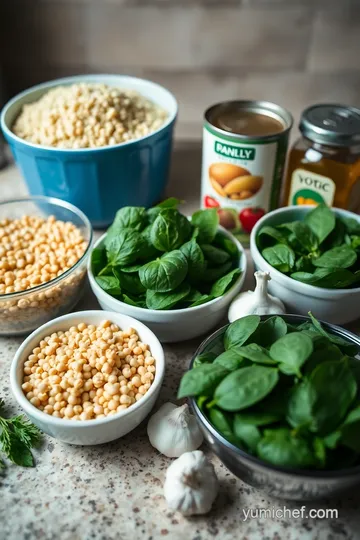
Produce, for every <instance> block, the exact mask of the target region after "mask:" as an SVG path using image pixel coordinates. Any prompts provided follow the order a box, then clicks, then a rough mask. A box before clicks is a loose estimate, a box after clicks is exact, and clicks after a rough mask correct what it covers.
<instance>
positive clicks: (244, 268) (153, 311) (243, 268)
mask: <svg viewBox="0 0 360 540" xmlns="http://www.w3.org/2000/svg"><path fill="white" fill-rule="evenodd" d="M218 230H220V231H221V232H222V233H224V234H225V235H226V236H227V237H228V238H229V239H230V240H232V241H233V242H234V244H235V245H236V247H237V248H238V250H239V251H240V253H241V259H240V264H241V266H239V269H240V270H241V271H242V273H241V275H240V276H239V278H238V280H237V281H236V282H235V283H234V285H233V286H232V287H231V288H230V289H229V290H228V291H227V292H226V293H225V294H223V295H222V296H218V297H217V298H213V300H210V301H209V302H205V304H200V305H199V306H193V307H187V308H182V309H148V308H141V307H138V306H130V304H126V302H122V301H121V300H118V299H117V298H114V297H113V296H111V295H110V294H108V293H107V292H106V291H104V290H103V289H102V288H101V287H100V285H98V284H97V283H96V280H95V276H94V274H93V271H92V268H91V255H92V252H93V250H94V249H95V248H97V247H98V246H99V244H100V243H101V242H102V241H103V240H104V239H105V237H106V234H107V233H106V232H105V233H104V234H103V235H101V236H100V238H98V240H97V241H96V242H95V244H94V246H93V248H92V250H91V253H90V257H89V259H88V277H89V280H90V282H91V284H92V286H94V288H96V289H97V290H99V291H101V293H104V294H106V295H107V296H108V297H109V298H111V299H112V300H114V301H115V302H117V303H118V304H119V307H120V308H121V306H126V307H131V308H132V309H133V310H134V313H138V314H139V316H140V315H141V314H143V313H144V312H146V313H150V314H152V315H155V314H156V313H158V314H165V313H171V314H172V315H174V314H179V315H181V314H182V315H185V314H187V313H194V312H195V311H200V310H201V308H203V309H206V306H210V305H213V304H215V303H216V302H218V301H220V300H222V299H224V298H227V297H228V296H229V295H230V293H231V292H232V291H233V289H234V287H235V286H238V287H240V289H241V287H242V286H243V284H244V281H245V276H246V271H247V259H246V253H245V249H244V247H243V245H242V244H241V242H239V240H238V239H237V238H236V237H235V236H234V235H233V234H231V233H230V232H229V231H228V230H227V229H225V228H224V227H222V226H221V225H219V226H218ZM144 264H145V263H144Z"/></svg>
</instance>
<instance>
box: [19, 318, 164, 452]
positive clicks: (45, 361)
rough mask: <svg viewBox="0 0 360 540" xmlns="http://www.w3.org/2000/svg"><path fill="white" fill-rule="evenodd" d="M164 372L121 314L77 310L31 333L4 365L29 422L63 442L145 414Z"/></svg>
mask: <svg viewBox="0 0 360 540" xmlns="http://www.w3.org/2000/svg"><path fill="white" fill-rule="evenodd" d="M164 372H165V359H164V351H163V348H162V346H161V343H160V341H159V340H158V339H157V337H156V336H155V334H154V333H153V332H152V331H151V330H150V329H149V328H148V327H147V326H145V325H144V324H143V323H141V322H139V321H137V320H136V319H134V318H132V317H129V316H127V315H122V314H119V313H113V312H107V311H80V312H76V313H70V314H68V315H63V316H62V317H59V318H57V319H55V320H53V321H51V322H48V323H46V324H44V325H43V326H42V327H41V328H39V329H38V330H35V331H34V332H33V333H32V334H31V335H30V336H28V337H27V339H26V340H25V341H24V343H23V344H22V345H21V346H20V348H19V349H18V351H17V353H16V355H15V357H14V360H13V362H12V365H11V370H10V383H11V389H12V392H13V394H14V396H15V398H16V400H17V402H18V403H19V405H20V406H21V407H22V408H23V409H24V411H25V413H26V414H27V416H29V418H30V419H31V421H32V422H33V423H34V424H36V425H37V426H38V427H39V428H40V429H41V430H42V431H44V432H45V433H47V434H48V435H51V436H52V437H55V438H56V439H59V440H61V441H63V442H66V443H69V444H78V445H93V444H102V443H105V442H109V441H112V440H115V439H118V438H119V437H122V436H123V435H125V434H126V433H129V432H130V431H132V430H133V429H134V428H135V427H136V426H137V425H138V424H140V422H142V420H144V419H145V417H146V416H147V415H148V414H149V412H150V411H151V409H152V407H153V406H154V404H155V401H156V399H157V397H158V395H159V392H160V388H161V385H162V381H163V378H164Z"/></svg>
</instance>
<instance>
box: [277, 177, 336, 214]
mask: <svg viewBox="0 0 360 540" xmlns="http://www.w3.org/2000/svg"><path fill="white" fill-rule="evenodd" d="M335 190H336V185H335V182H334V181H333V180H331V178H328V177H327V176H322V175H321V174H316V173H314V172H311V171H307V170H305V169H295V170H294V172H293V173H292V176H291V186H290V195H289V200H288V204H289V205H292V204H294V205H299V204H320V203H325V204H327V205H328V206H332V204H333V202H334V197H335Z"/></svg>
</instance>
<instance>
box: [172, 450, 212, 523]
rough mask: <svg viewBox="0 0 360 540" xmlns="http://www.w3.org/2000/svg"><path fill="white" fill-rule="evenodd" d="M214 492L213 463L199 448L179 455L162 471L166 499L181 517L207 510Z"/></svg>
mask: <svg viewBox="0 0 360 540" xmlns="http://www.w3.org/2000/svg"><path fill="white" fill-rule="evenodd" d="M218 491H219V483H218V479H217V476H216V473H215V470H214V466H213V465H212V463H210V461H209V460H208V459H207V457H206V456H205V454H204V453H203V452H201V451H200V450H196V451H194V452H186V453H185V454H182V456H180V457H179V458H178V459H176V460H175V461H174V462H173V463H172V464H171V465H170V466H169V467H168V469H167V471H166V478H165V483H164V496H165V499H166V502H167V504H168V506H169V508H171V509H172V510H176V511H178V512H181V513H182V514H183V515H184V516H191V515H195V514H206V513H207V512H209V511H210V510H211V507H212V505H213V502H214V501H215V499H216V497H217V494H218Z"/></svg>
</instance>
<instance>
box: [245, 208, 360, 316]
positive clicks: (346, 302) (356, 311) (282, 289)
mask: <svg viewBox="0 0 360 540" xmlns="http://www.w3.org/2000/svg"><path fill="white" fill-rule="evenodd" d="M313 209H314V207H313V206H309V205H305V206H287V207H285V208H279V209H278V210H274V211H273V212H269V214H266V215H265V216H264V217H262V218H261V219H260V220H259V221H258V222H257V223H256V225H255V227H254V228H253V230H252V232H251V237H250V252H251V256H252V258H253V260H254V265H255V268H256V269H257V270H262V271H264V272H270V275H271V281H270V282H269V292H270V294H272V295H274V296H277V297H278V298H280V300H282V301H283V302H284V304H285V306H286V309H287V312H288V313H298V314H300V315H307V314H308V312H309V311H312V313H313V314H314V315H315V316H316V317H317V318H318V319H323V320H324V321H327V322H330V323H333V324H346V323H349V322H351V321H354V320H355V319H357V318H359V317H360V288H359V287H356V288H354V289H323V288H321V287H315V286H314V285H307V284H306V283H301V282H300V281H296V280H295V279H292V278H290V277H289V276H286V275H285V274H282V273H281V272H279V271H278V270H276V269H275V268H273V267H272V266H271V265H270V264H269V263H268V262H266V260H265V259H264V258H263V256H262V255H261V253H260V251H259V250H258V247H257V245H256V237H257V234H258V232H259V231H260V229H261V228H262V227H264V226H265V225H269V226H276V225H280V224H281V223H286V222H289V221H295V220H303V219H304V217H305V214H307V213H308V212H310V210H313ZM332 210H333V211H334V212H335V214H336V215H337V216H344V217H349V218H353V219H356V220H357V221H358V222H359V223H360V216H358V215H357V214H353V213H352V212H348V211H347V210H341V209H340V208H333V209H332Z"/></svg>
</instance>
